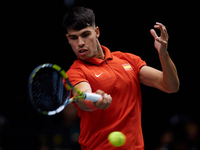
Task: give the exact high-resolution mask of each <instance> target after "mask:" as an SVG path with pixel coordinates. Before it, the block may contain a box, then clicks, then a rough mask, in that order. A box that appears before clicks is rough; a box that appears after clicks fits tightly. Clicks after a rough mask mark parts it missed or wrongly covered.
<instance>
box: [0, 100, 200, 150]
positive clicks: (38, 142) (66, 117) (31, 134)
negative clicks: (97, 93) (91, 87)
mask: <svg viewBox="0 0 200 150" xmlns="http://www.w3.org/2000/svg"><path fill="white" fill-rule="evenodd" d="M38 117H42V119H43V120H42V119H41V118H39V119H38ZM43 117H44V118H43ZM30 118H31V119H30V120H31V122H30V123H29V125H30V124H31V126H29V127H25V126H23V128H22V129H21V130H19V129H18V128H19V127H14V126H13V125H11V124H12V122H11V121H9V118H8V117H6V116H4V115H2V114H0V150H12V149H16V150H18V149H19V150H23V149H24V150H25V149H26V150H27V149H29V150H80V146H79V144H78V137H79V133H80V128H79V123H80V119H79V118H78V114H77V110H76V108H75V107H74V105H73V104H70V105H68V106H67V108H66V109H64V110H63V112H62V113H60V114H58V115H56V116H54V117H46V116H42V115H40V114H38V115H37V116H36V117H35V118H34V117H33V116H31V117H30ZM18 121H20V119H19V120H18ZM36 122H37V123H36ZM169 122H170V126H169V127H168V128H166V129H164V130H163V131H164V132H163V133H161V134H160V135H161V136H160V138H159V140H158V141H157V142H156V143H152V145H154V146H155V147H154V150H200V140H199V122H198V121H195V120H192V119H191V117H189V116H184V115H173V116H172V117H171V119H170V120H169ZM30 130H31V131H30ZM145 140H149V139H145ZM145 149H146V150H150V148H148V146H147V147H146V148H145Z"/></svg>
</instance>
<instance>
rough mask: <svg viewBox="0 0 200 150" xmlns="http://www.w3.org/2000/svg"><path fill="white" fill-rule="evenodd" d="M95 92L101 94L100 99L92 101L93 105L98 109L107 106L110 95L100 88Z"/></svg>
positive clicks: (109, 101) (110, 98)
mask: <svg viewBox="0 0 200 150" xmlns="http://www.w3.org/2000/svg"><path fill="white" fill-rule="evenodd" d="M96 94H100V95H101V96H102V99H100V100H98V101H96V102H93V104H94V106H95V107H96V108H99V109H106V108H108V107H109V106H110V104H111V102H112V97H111V96H110V95H108V94H106V93H105V92H103V91H101V90H97V91H96Z"/></svg>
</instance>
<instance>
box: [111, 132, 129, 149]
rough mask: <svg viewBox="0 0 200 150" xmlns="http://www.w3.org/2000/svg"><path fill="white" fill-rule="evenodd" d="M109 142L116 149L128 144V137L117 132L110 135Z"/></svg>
mask: <svg viewBox="0 0 200 150" xmlns="http://www.w3.org/2000/svg"><path fill="white" fill-rule="evenodd" d="M108 141H109V142H110V143H111V144H112V145H113V146H116V147H119V146H122V145H124V143H125V142H126V136H125V135H124V134H123V133H122V132H119V131H115V132H111V133H110V134H109V135H108Z"/></svg>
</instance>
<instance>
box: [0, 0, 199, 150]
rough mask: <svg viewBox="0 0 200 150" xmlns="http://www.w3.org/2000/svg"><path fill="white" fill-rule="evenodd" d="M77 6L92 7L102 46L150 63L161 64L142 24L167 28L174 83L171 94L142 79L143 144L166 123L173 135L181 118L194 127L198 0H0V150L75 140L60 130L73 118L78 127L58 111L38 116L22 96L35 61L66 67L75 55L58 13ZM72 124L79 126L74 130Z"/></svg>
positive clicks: (156, 137)
mask: <svg viewBox="0 0 200 150" xmlns="http://www.w3.org/2000/svg"><path fill="white" fill-rule="evenodd" d="M77 5H81V6H85V7H89V8H92V9H93V10H94V12H95V14H96V23H97V25H98V26H99V28H100V31H101V35H100V38H99V40H100V43H101V44H102V45H105V46H107V47H108V48H109V49H110V50H111V51H123V52H131V53H133V54H136V55H139V56H140V57H141V58H142V59H143V60H145V61H146V62H147V64H148V65H149V66H152V67H154V68H157V69H161V66H160V62H159V58H158V54H157V51H156V49H155V48H154V45H153V42H154V40H153V37H152V36H151V34H150V32H149V31H150V29H151V28H153V26H154V24H155V23H156V22H157V21H158V22H161V23H163V24H164V25H165V26H166V28H167V30H168V34H169V47H168V51H169V54H170V56H171V58H172V60H173V61H174V63H175V64H176V67H177V70H178V73H179V78H180V83H181V86H180V90H179V92H178V93H175V94H166V93H163V92H161V91H159V90H157V89H154V88H149V87H146V86H144V85H141V88H142V97H143V109H142V124H143V132H144V140H145V145H146V146H145V147H146V149H147V150H152V149H155V148H156V147H157V146H158V145H159V143H160V138H161V135H162V133H163V132H164V131H166V130H170V131H173V133H174V130H176V131H178V132H175V133H174V134H175V135H174V136H177V135H178V136H181V135H182V134H183V135H184V129H183V128H184V126H185V125H186V124H187V123H188V122H195V124H197V126H198V124H199V123H200V120H199V114H200V110H199V106H198V104H199V96H198V95H199V94H198V92H199V87H198V85H199V78H198V71H199V70H198V59H199V57H198V55H199V54H198V53H199V31H198V30H199V25H198V24H199V19H198V18H199V10H198V9H199V8H198V3H197V2H196V3H194V2H190V1H187V2H186V1H184V2H183V1H171V2H161V1H139V2H138V1H137V2H132V1H127V0H123V1H118V2H115V1H113V2H111V1H105V0H101V1H95V0H75V1H73V0H65V1H63V0H48V1H47V0H29V1H27V0H20V1H14V0H10V1H3V2H1V6H0V7H1V29H0V30H1V77H0V81H1V82H0V85H1V89H2V90H1V94H0V150H1V149H3V150H4V149H5V150H6V149H20V150H22V149H42V146H41V145H45V146H47V147H49V148H50V149H56V148H58V147H60V149H61V148H63V149H70V148H71V149H77V148H76V146H74V145H76V141H75V142H74V141H73V142H74V143H73V142H72V143H73V145H72V144H69V143H67V142H66V141H67V140H68V141H70V140H71V139H68V138H69V137H68V136H67V135H70V133H71V126H72V125H73V126H75V127H77V128H78V124H79V123H78V121H79V120H78V119H76V121H74V122H73V123H72V124H71V123H68V121H67V119H66V116H65V115H63V113H61V114H58V115H56V116H53V117H47V116H42V115H39V114H37V112H35V110H34V109H33V108H32V106H31V105H30V103H29V101H28V98H27V80H28V76H29V74H30V73H31V71H32V70H33V69H34V68H35V67H36V66H38V65H39V64H42V63H46V62H50V63H56V64H58V65H60V66H62V67H63V68H64V69H65V70H67V69H69V67H70V65H71V64H72V63H73V60H74V59H76V56H75V54H74V53H73V52H72V50H71V48H70V46H69V44H68V42H67V40H66V38H65V32H64V29H63V27H62V18H63V16H64V14H65V13H66V12H67V11H68V10H69V8H70V7H71V6H77ZM158 34H159V31H158ZM63 120H65V121H63ZM63 122H64V123H63ZM66 124H67V125H66ZM74 124H75V125H74ZM198 127H199V126H198ZM74 130H76V131H77V132H78V129H74ZM74 130H73V131H74ZM76 131H74V132H76ZM65 132H67V133H65ZM56 135H58V136H57V140H58V139H59V136H60V137H61V142H60V143H59V142H57V143H56V142H55V141H56V140H55V139H54V138H55V137H56ZM52 139H53V140H52ZM58 141H59V140H58ZM52 143H53V144H52ZM63 143H65V144H63ZM45 146H44V147H45ZM44 147H43V149H44ZM71 149H70V150H71Z"/></svg>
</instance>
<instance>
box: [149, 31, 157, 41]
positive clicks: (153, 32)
mask: <svg viewBox="0 0 200 150" xmlns="http://www.w3.org/2000/svg"><path fill="white" fill-rule="evenodd" d="M150 33H151V35H152V36H153V37H154V39H156V38H157V37H158V35H157V34H156V31H155V30H154V29H151V30H150Z"/></svg>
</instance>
